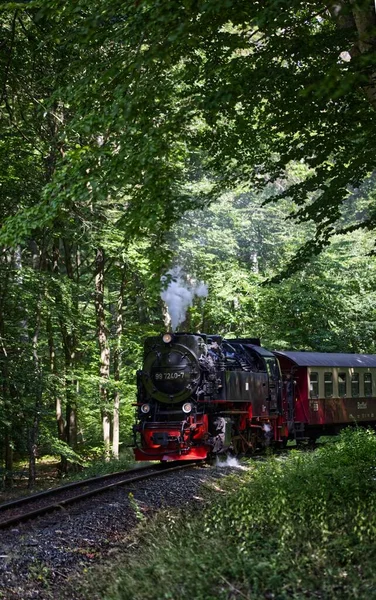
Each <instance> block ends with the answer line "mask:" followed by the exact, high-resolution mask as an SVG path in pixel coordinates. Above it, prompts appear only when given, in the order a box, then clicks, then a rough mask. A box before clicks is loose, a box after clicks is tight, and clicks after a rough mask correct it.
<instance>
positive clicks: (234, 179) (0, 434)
mask: <svg viewBox="0 0 376 600" xmlns="http://www.w3.org/2000/svg"><path fill="white" fill-rule="evenodd" d="M282 4H283V3H282ZM280 5H281V3H280V2H278V1H277V0H263V1H262V2H261V1H260V2H259V1H255V2H252V3H245V2H242V1H241V0H205V1H204V0H169V1H168V2H165V1H163V0H137V1H132V2H131V1H126V2H124V1H120V0H113V1H112V2H104V1H103V0H92V1H90V2H89V1H88V0H78V1H77V2H69V1H66V2H60V1H59V2H58V1H57V0H28V1H26V0H24V1H22V0H18V1H13V2H3V3H2V4H1V7H0V117H1V119H0V193H1V200H0V202H1V209H2V210H1V228H0V373H1V386H0V448H1V450H0V452H1V462H0V468H1V481H3V483H4V485H11V483H12V472H13V469H14V461H18V460H20V458H23V459H26V460H27V461H28V464H29V467H28V469H29V470H28V477H29V485H30V487H32V486H33V485H34V483H35V477H36V462H37V459H38V458H39V457H41V456H43V455H54V456H57V457H60V459H59V460H60V473H61V475H63V474H66V473H67V471H68V470H74V469H77V468H80V467H81V466H83V465H85V464H87V461H88V460H90V459H91V458H94V457H98V456H102V457H106V458H108V459H109V458H111V457H113V458H115V459H117V458H118V457H119V455H120V453H121V452H124V451H126V448H127V447H128V446H129V445H130V444H131V443H132V435H131V430H132V423H133V419H134V415H133V413H134V408H133V404H134V402H135V392H136V385H135V381H136V372H137V370H138V369H139V368H140V364H141V357H142V343H143V339H144V338H145V337H146V336H147V335H152V334H158V333H160V332H162V331H164V330H165V329H166V327H170V326H171V324H169V323H168V306H167V305H166V301H165V300H166V293H167V292H168V290H169V289H171V286H172V285H174V286H175V289H176V288H178V289H181V288H182V289H184V290H186V292H189V293H188V294H185V298H187V297H188V296H189V298H188V299H187V300H186V302H185V308H186V312H184V314H183V313H182V314H181V315H180V317H179V321H180V322H179V323H178V327H179V328H180V329H181V330H186V331H202V332H208V333H218V334H221V335H224V336H235V335H236V336H240V335H244V336H247V335H248V336H259V337H260V338H261V340H262V343H263V345H264V346H265V347H267V348H272V349H275V348H276V349H298V350H300V349H306V350H317V351H328V352H330V351H338V352H366V353H376V346H375V343H376V342H375V331H376V264H375V258H374V256H375V246H374V227H375V223H376V204H375V200H376V177H375V168H376V120H375V108H376V59H375V53H374V47H375V43H376V14H375V6H374V2H373V1H370V0H359V1H357V2H355V1H353V0H339V1H338V2H334V1H332V0H328V1H327V2H320V1H318V0H315V1H310V2H301V1H299V0H293V1H292V2H289V3H288V5H286V6H283V7H282V10H281V6H280ZM199 287H201V293H199V294H197V293H196V294H195V292H197V290H198V288H199ZM202 290H205V292H202ZM183 304H184V302H183ZM170 316H171V315H170Z"/></svg>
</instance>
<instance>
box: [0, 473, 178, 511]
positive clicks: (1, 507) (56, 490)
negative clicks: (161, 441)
mask: <svg viewBox="0 0 376 600" xmlns="http://www.w3.org/2000/svg"><path fill="white" fill-rule="evenodd" d="M146 469H161V470H163V469H168V466H167V465H166V464H162V463H158V464H156V465H143V466H142V467H137V468H135V469H127V470H124V471H115V472H114V473H106V475H97V476H96V477H88V478H87V479H79V480H77V481H72V482H71V483H66V484H64V485H59V486H57V487H54V488H51V489H49V490H44V491H43V492H37V493H35V494H29V495H28V496H22V498H17V499H16V500H9V502H3V503H2V504H0V514H1V513H2V512H3V511H5V510H8V509H9V508H15V507H17V506H22V504H27V503H28V502H33V501H34V500H39V498H46V497H47V496H53V495H55V494H57V493H59V492H60V491H62V492H64V491H65V490H70V489H73V488H75V487H80V486H83V485H85V484H90V483H95V482H96V481H97V482H98V483H99V482H100V481H106V479H110V478H111V477H116V476H119V475H126V474H129V473H136V472H137V473H138V472H139V471H145V470H146Z"/></svg>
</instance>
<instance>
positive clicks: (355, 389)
mask: <svg viewBox="0 0 376 600" xmlns="http://www.w3.org/2000/svg"><path fill="white" fill-rule="evenodd" d="M351 395H352V397H353V398H358V397H359V373H353V374H352V376H351Z"/></svg>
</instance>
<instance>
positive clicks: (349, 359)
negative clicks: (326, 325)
mask: <svg viewBox="0 0 376 600" xmlns="http://www.w3.org/2000/svg"><path fill="white" fill-rule="evenodd" d="M274 354H275V355H276V356H277V358H279V357H281V358H282V357H285V358H288V359H290V360H291V361H292V362H294V363H295V364H296V365H297V366H298V367H363V368H364V367H365V368H369V367H376V354H342V353H337V352H294V351H287V352H284V351H279V350H276V351H275V352H274Z"/></svg>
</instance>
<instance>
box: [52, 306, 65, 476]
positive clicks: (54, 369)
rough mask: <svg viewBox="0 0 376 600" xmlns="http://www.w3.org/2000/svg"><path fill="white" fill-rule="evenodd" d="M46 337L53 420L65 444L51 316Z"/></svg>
mask: <svg viewBox="0 0 376 600" xmlns="http://www.w3.org/2000/svg"><path fill="white" fill-rule="evenodd" d="M47 337H48V350H49V356H50V374H51V377H52V395H53V400H54V406H55V418H56V424H57V436H58V439H59V440H60V441H62V442H66V441H67V440H66V431H65V420H64V417H63V407H62V400H61V396H60V393H59V389H58V385H57V383H56V381H57V366H56V350H55V342H54V335H53V329H52V322H51V315H48V316H47ZM59 471H60V473H66V472H67V459H66V457H65V456H63V455H61V456H60V466H59Z"/></svg>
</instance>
